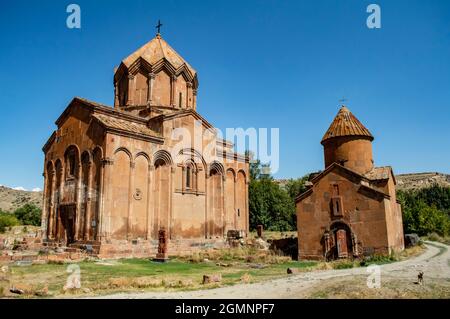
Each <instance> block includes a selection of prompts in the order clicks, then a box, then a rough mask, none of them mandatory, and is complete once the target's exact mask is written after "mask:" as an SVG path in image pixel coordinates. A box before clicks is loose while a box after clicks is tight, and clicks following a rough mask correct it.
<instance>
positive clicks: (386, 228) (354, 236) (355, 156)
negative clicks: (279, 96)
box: [296, 107, 404, 260]
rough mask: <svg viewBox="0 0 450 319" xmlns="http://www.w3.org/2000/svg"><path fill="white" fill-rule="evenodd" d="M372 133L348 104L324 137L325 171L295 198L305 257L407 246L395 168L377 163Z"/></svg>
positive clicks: (354, 254)
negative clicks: (373, 156) (396, 187)
mask: <svg viewBox="0 0 450 319" xmlns="http://www.w3.org/2000/svg"><path fill="white" fill-rule="evenodd" d="M372 140H373V137H372V135H371V134H370V133H369V131H368V130H367V129H365V128H364V126H363V125H362V124H361V123H360V122H359V121H358V120H357V119H356V118H355V117H354V116H353V115H352V114H351V113H350V111H349V110H348V109H347V108H345V107H343V108H341V110H340V111H339V113H338V115H337V116H336V118H335V120H334V121H333V123H332V125H331V126H330V129H329V130H328V131H327V133H326V134H325V136H324V139H323V140H322V144H323V146H324V155H325V170H324V171H323V172H321V173H318V174H315V175H313V176H312V178H311V180H310V181H311V182H312V184H313V186H312V187H310V188H309V189H308V190H307V191H306V192H304V193H303V194H301V195H299V196H298V197H297V199H296V207H297V208H296V209H297V227H298V251H299V258H300V259H326V260H328V259H335V258H348V257H350V258H351V257H358V256H362V255H363V254H365V252H366V251H371V252H373V254H388V253H390V252H391V251H400V250H403V248H404V239H403V225H402V212H401V207H400V204H399V203H397V199H396V192H395V191H396V190H395V184H396V180H395V177H394V174H393V171H392V168H390V167H381V168H376V167H374V165H373V158H372V144H371V142H372Z"/></svg>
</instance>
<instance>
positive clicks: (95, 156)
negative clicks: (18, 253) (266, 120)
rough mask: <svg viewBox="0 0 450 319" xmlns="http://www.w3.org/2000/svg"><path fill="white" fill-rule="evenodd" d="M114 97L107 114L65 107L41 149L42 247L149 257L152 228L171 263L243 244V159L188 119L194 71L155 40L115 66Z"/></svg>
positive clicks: (85, 106) (94, 106)
mask: <svg viewBox="0 0 450 319" xmlns="http://www.w3.org/2000/svg"><path fill="white" fill-rule="evenodd" d="M161 48H166V49H161ZM153 49H155V50H153ZM114 89H115V99H114V108H111V107H108V106H105V105H102V104H99V103H95V102H92V101H88V100H85V99H82V98H74V99H73V100H72V102H71V103H70V104H69V106H68V107H67V108H66V110H65V111H64V112H63V113H62V114H61V116H60V117H59V118H58V120H57V121H56V124H57V126H58V129H57V130H56V131H55V132H54V133H53V134H52V135H51V137H50V138H49V140H48V141H47V143H46V144H45V145H44V147H43V150H44V153H45V165H44V167H45V170H44V177H45V178H44V182H45V184H44V203H43V214H42V220H43V223H42V230H43V237H44V239H45V241H46V243H47V244H48V245H50V244H52V243H54V244H55V245H63V246H68V247H74V248H76V249H80V248H81V247H87V246H91V247H92V248H93V250H92V252H90V254H94V255H98V256H102V257H125V258H127V257H138V256H139V257H144V256H155V255H156V254H157V253H158V251H157V244H154V241H158V231H159V230H160V229H161V228H164V229H166V231H167V238H168V239H167V243H168V244H169V247H170V251H169V253H173V254H178V253H182V254H184V253H189V252H190V251H192V250H198V249H201V248H202V247H201V246H188V244H190V243H191V241H196V242H198V243H203V242H204V241H205V240H211V241H214V245H215V246H218V245H221V241H222V240H223V239H224V237H225V236H226V234H227V231H228V230H230V229H234V230H238V231H239V234H240V236H241V237H242V236H247V234H248V228H249V216H248V176H249V175H248V170H249V163H248V158H246V157H245V156H244V155H242V154H235V152H234V151H233V144H232V143H230V142H228V141H224V140H222V139H221V138H220V137H219V136H217V134H215V133H214V131H213V126H212V125H211V124H210V123H208V122H207V121H206V120H205V119H204V118H203V117H202V116H201V115H200V114H199V113H197V110H196V108H197V101H196V98H197V89H198V79H197V73H196V71H195V70H194V69H193V68H192V67H190V66H189V65H188V64H187V63H186V62H185V61H184V60H183V59H182V58H181V57H180V56H179V55H178V54H177V53H175V51H174V50H173V49H172V48H170V47H169V46H168V45H167V43H166V42H165V41H164V40H163V39H162V38H161V36H160V35H158V36H157V37H155V38H154V39H153V40H151V41H150V42H149V43H147V44H146V45H145V46H144V47H142V48H140V49H138V50H137V51H136V52H134V53H133V54H131V55H130V56H129V57H127V58H126V59H124V60H123V61H122V63H121V64H120V66H119V67H118V68H117V69H116V71H115V75H114ZM176 129H183V132H184V136H183V141H186V142H187V145H183V146H185V147H183V148H182V149H180V148H179V142H180V139H179V138H178V137H177V138H172V134H173V132H175V130H176ZM207 132H209V133H210V134H206V133H207ZM211 132H212V134H211ZM184 137H185V138H184ZM188 137H189V138H188ZM205 150H208V154H206V153H205V152H204V151H205ZM210 151H212V152H211V153H210ZM210 154H214V155H213V156H210ZM178 240H181V241H185V242H186V243H187V244H186V245H184V244H175V243H173V242H174V241H178ZM172 247H173V248H172ZM64 250H65V251H66V248H64Z"/></svg>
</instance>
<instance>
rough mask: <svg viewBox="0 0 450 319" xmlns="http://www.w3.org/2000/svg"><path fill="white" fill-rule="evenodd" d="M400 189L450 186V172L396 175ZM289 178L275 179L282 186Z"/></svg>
mask: <svg viewBox="0 0 450 319" xmlns="http://www.w3.org/2000/svg"><path fill="white" fill-rule="evenodd" d="M395 178H396V180H397V189H398V190H408V189H420V188H426V187H430V186H432V185H434V184H437V185H440V186H444V187H450V174H442V173H435V172H431V173H411V174H399V175H396V176H395ZM288 181H289V180H288V179H275V182H276V183H277V184H278V185H279V186H280V187H285V186H286V184H287V182H288Z"/></svg>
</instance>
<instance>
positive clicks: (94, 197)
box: [88, 146, 103, 240]
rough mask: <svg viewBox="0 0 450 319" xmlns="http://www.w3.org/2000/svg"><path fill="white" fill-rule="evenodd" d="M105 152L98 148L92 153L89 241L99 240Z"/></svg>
mask: <svg viewBox="0 0 450 319" xmlns="http://www.w3.org/2000/svg"><path fill="white" fill-rule="evenodd" d="M102 160H103V150H102V148H101V147H100V146H96V147H95V148H94V150H93V151H92V169H91V171H92V175H91V176H92V182H91V190H90V205H91V214H90V221H89V225H90V227H89V234H88V236H89V239H93V240H97V234H98V223H99V218H100V196H101V193H102V189H101V185H102V181H101V179H102V170H103V165H102Z"/></svg>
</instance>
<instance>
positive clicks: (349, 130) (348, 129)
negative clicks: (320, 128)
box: [321, 105, 373, 144]
mask: <svg viewBox="0 0 450 319" xmlns="http://www.w3.org/2000/svg"><path fill="white" fill-rule="evenodd" d="M340 136H365V137H368V138H369V139H370V140H373V136H372V134H371V133H370V132H369V130H368V129H367V128H366V127H365V126H364V125H363V124H362V123H361V122H360V121H359V120H358V119H357V118H356V117H355V116H354V115H353V114H352V112H350V110H349V109H348V108H347V107H346V106H344V105H343V106H342V107H341V109H340V110H339V112H338V114H337V115H336V117H335V118H334V120H333V122H332V123H331V125H330V127H329V128H328V130H327V131H326V133H325V135H324V136H323V138H322V142H321V143H322V144H323V143H324V142H325V141H327V140H329V139H332V138H335V137H340Z"/></svg>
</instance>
